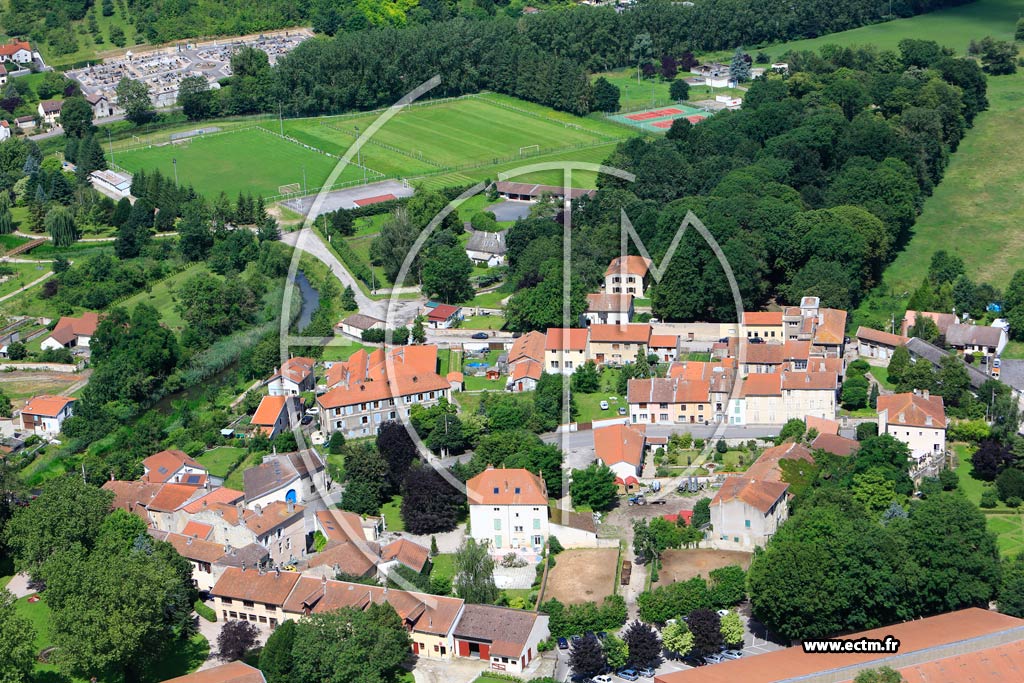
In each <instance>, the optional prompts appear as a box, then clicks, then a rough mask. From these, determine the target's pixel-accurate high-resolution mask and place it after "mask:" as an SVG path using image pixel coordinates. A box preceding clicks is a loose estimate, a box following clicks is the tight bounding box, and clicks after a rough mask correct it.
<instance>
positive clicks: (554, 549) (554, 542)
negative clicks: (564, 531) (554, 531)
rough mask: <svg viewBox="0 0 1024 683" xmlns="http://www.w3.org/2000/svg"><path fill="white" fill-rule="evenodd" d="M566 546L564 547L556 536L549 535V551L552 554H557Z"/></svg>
mask: <svg viewBox="0 0 1024 683" xmlns="http://www.w3.org/2000/svg"><path fill="white" fill-rule="evenodd" d="M564 549H565V548H563V547H562V544H561V542H559V540H558V539H557V538H556V537H555V536H548V552H549V553H551V554H552V555H557V554H558V553H560V552H562V551H563V550H564Z"/></svg>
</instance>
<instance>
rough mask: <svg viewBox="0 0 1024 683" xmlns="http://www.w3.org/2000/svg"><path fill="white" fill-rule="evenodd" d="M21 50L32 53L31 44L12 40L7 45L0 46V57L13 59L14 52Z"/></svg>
mask: <svg viewBox="0 0 1024 683" xmlns="http://www.w3.org/2000/svg"><path fill="white" fill-rule="evenodd" d="M21 50H27V51H28V52H32V45H31V43H27V42H25V41H24V40H12V41H11V42H9V43H5V44H3V45H0V57H13V56H14V54H15V53H16V52H19V51H21Z"/></svg>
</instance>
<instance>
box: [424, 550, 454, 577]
mask: <svg viewBox="0 0 1024 683" xmlns="http://www.w3.org/2000/svg"><path fill="white" fill-rule="evenodd" d="M430 563H431V567H430V575H431V576H447V577H449V578H452V577H454V576H455V555H454V554H445V553H441V554H438V555H435V556H434V557H433V558H431V560H430Z"/></svg>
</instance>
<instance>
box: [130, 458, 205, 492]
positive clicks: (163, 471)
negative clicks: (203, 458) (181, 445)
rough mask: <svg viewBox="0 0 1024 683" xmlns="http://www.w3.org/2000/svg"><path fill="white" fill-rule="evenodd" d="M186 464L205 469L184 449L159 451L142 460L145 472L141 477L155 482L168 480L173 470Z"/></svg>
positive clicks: (159, 482)
mask: <svg viewBox="0 0 1024 683" xmlns="http://www.w3.org/2000/svg"><path fill="white" fill-rule="evenodd" d="M186 465H187V466H189V467H195V468H196V469H200V470H205V469H206V468H205V467H203V466H202V465H200V464H199V463H198V462H196V461H195V460H193V459H192V458H191V457H189V455H188V453H185V452H184V451H179V450H175V449H172V450H166V451H160V452H159V453H154V454H153V455H151V456H149V457H148V458H146V459H145V460H143V461H142V466H143V467H145V468H146V474H145V475H143V479H144V480H146V481H150V482H153V483H156V484H162V483H164V482H166V481H169V480H170V479H171V477H172V476H174V473H175V472H177V471H178V470H180V469H181V468H182V467H185V466H186Z"/></svg>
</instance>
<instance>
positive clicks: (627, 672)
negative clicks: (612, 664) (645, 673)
mask: <svg viewBox="0 0 1024 683" xmlns="http://www.w3.org/2000/svg"><path fill="white" fill-rule="evenodd" d="M615 675H616V676H618V677H619V678H624V679H626V680H627V681H635V680H636V679H638V678H640V674H639V673H637V670H636V669H622V670H621V671H619V672H618V673H617V674H615Z"/></svg>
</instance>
